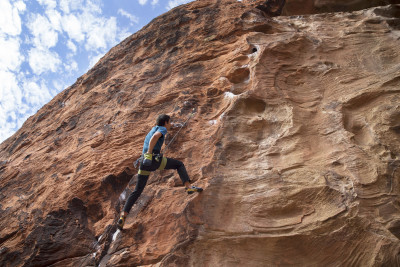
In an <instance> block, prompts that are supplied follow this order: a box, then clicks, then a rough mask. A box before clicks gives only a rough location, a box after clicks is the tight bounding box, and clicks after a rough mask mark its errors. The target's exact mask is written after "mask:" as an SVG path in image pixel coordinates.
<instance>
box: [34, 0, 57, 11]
mask: <svg viewBox="0 0 400 267" xmlns="http://www.w3.org/2000/svg"><path fill="white" fill-rule="evenodd" d="M37 1H38V3H39V4H41V5H42V6H46V7H47V8H49V9H54V8H56V6H57V2H56V0H37Z"/></svg>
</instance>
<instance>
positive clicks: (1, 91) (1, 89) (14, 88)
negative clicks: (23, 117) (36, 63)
mask: <svg viewBox="0 0 400 267" xmlns="http://www.w3.org/2000/svg"><path fill="white" fill-rule="evenodd" d="M0 81H1V86H0V126H1V127H0V129H1V130H0V142H2V141H3V140H5V139H6V138H8V137H9V136H11V135H12V134H13V133H14V132H15V131H16V128H17V124H16V118H17V114H16V111H17V110H18V107H20V106H21V103H22V91H21V90H20V88H19V87H18V83H17V79H16V77H15V75H14V74H13V73H12V72H9V71H3V70H0Z"/></svg>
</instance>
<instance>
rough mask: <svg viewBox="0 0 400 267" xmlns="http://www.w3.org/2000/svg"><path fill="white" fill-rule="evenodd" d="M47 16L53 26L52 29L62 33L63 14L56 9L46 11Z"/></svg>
mask: <svg viewBox="0 0 400 267" xmlns="http://www.w3.org/2000/svg"><path fill="white" fill-rule="evenodd" d="M46 15H47V18H48V20H49V22H50V24H51V27H52V28H53V29H54V30H56V31H59V32H61V31H62V27H61V14H60V12H58V11H57V10H54V9H48V10H46Z"/></svg>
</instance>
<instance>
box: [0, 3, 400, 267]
mask: <svg viewBox="0 0 400 267" xmlns="http://www.w3.org/2000/svg"><path fill="white" fill-rule="evenodd" d="M288 2H289V1H288ZM292 2H293V1H292ZM253 4H254V2H237V1H215V2H214V1H197V2H193V3H190V4H188V5H185V6H181V7H178V8H175V9H173V10H172V11H170V12H168V13H166V14H164V15H162V16H160V17H158V18H156V19H155V20H153V21H152V22H151V23H150V24H149V25H148V26H146V27H145V28H144V29H142V30H141V31H140V32H138V33H136V34H135V35H133V36H131V37H129V38H127V39H126V40H125V41H123V42H122V43H121V44H119V45H118V46H116V47H115V48H113V49H112V50H111V51H110V52H109V53H108V54H107V55H106V56H105V57H104V58H102V59H101V60H100V61H99V63H98V64H97V65H96V66H95V67H94V68H93V69H92V70H90V71H89V72H88V73H87V74H85V75H83V76H82V77H81V78H79V79H78V80H77V82H76V83H75V84H74V85H72V86H71V87H69V88H67V89H66V90H65V91H64V92H62V93H60V94H59V95H58V96H57V97H56V98H54V99H53V100H52V101H51V102H50V103H49V104H47V105H46V106H45V107H43V108H42V109H41V110H40V111H39V112H38V113H37V114H36V115H35V116H32V117H30V118H29V119H28V120H27V122H26V123H25V124H24V125H23V127H22V128H21V129H20V130H19V131H18V132H17V133H16V134H15V135H14V136H12V137H11V138H9V139H8V140H6V141H5V142H3V143H2V144H1V146H0V151H1V152H0V179H1V180H0V182H1V190H0V211H1V216H0V218H1V219H0V246H1V247H0V262H1V265H2V266H93V265H95V264H100V266H144V265H152V266H296V265H298V266H324V265H327V266H396V265H397V266H398V265H399V264H400V258H399V253H400V241H399V238H400V213H399V209H400V204H399V180H400V170H399V166H400V158H399V157H400V104H399V103H400V64H399V62H400V45H399V38H400V18H399V17H400V6H399V5H391V6H385V7H377V8H371V9H367V10H362V11H356V12H353V13H330V14H319V15H310V16H298V17H285V16H282V17H276V18H267V17H265V16H263V13H262V12H261V11H260V10H258V9H255V8H253V7H252V6H253ZM289 7H290V6H288V7H287V8H289ZM193 108H195V109H196V110H197V113H196V115H195V116H194V118H193V119H192V120H191V122H190V123H189V126H188V127H186V128H184V130H182V132H181V135H180V136H179V137H178V138H177V140H176V142H174V143H173V145H172V146H171V149H170V151H169V152H168V156H170V157H175V158H177V159H181V160H183V161H184V162H185V164H186V166H187V169H188V171H189V174H190V175H191V178H192V179H193V180H194V181H195V183H196V185H199V186H202V187H204V188H205V191H204V192H203V193H202V194H200V195H192V196H187V195H186V194H185V193H184V190H183V188H182V187H181V185H180V182H179V179H178V177H177V174H176V173H174V172H171V171H162V172H157V173H154V174H152V176H151V178H150V180H149V183H148V186H147V187H146V189H145V191H144V193H143V194H142V196H141V198H140V200H139V202H138V203H137V205H135V206H134V207H133V209H132V211H131V213H130V215H129V217H128V219H127V224H126V229H125V230H124V232H123V234H122V235H121V234H118V232H115V227H113V226H112V224H113V223H114V221H115V218H116V216H117V214H118V213H119V209H120V207H121V204H122V203H123V202H124V198H125V196H126V194H129V192H130V190H132V189H133V188H134V184H135V182H136V181H135V179H132V181H131V182H129V181H130V179H131V177H132V175H133V174H134V173H135V172H136V170H135V169H134V168H133V167H132V162H133V161H134V160H135V159H136V158H137V157H138V156H139V153H140V152H141V147H142V143H143V140H144V135H145V133H146V132H147V131H148V130H149V129H150V127H151V126H152V124H153V121H154V120H155V118H156V115H157V114H159V113H161V112H165V113H169V114H171V115H172V116H173V117H174V118H175V122H183V121H184V120H186V118H187V116H188V114H189V113H190V112H191V110H192V109H193ZM126 186H128V188H127V189H126V190H124V189H125V188H126Z"/></svg>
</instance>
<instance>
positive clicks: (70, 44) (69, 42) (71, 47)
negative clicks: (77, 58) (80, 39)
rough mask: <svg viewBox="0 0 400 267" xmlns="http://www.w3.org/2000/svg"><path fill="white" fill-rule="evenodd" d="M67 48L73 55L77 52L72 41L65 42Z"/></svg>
mask: <svg viewBox="0 0 400 267" xmlns="http://www.w3.org/2000/svg"><path fill="white" fill-rule="evenodd" d="M67 47H68V48H69V49H70V50H71V51H72V52H73V54H75V53H76V51H77V50H78V49H77V48H76V45H75V44H74V42H73V41H72V40H68V41H67Z"/></svg>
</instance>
